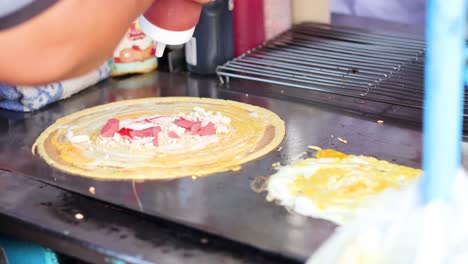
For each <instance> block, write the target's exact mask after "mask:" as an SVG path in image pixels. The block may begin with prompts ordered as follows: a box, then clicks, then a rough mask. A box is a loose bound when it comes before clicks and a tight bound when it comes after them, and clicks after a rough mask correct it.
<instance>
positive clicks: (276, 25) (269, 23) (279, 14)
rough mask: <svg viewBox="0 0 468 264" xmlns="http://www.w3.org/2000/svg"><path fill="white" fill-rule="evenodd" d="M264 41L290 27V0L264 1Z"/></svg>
mask: <svg viewBox="0 0 468 264" xmlns="http://www.w3.org/2000/svg"><path fill="white" fill-rule="evenodd" d="M263 6H264V16H265V39H266V40H269V39H271V38H273V37H275V36H277V35H278V34H280V33H282V32H284V31H286V30H287V29H289V28H290V27H291V25H292V10H291V0H264V3H263Z"/></svg>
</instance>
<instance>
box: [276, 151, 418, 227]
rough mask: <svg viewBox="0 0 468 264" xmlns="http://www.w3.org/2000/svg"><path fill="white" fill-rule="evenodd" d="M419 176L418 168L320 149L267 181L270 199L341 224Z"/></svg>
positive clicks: (283, 168)
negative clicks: (385, 194)
mask: <svg viewBox="0 0 468 264" xmlns="http://www.w3.org/2000/svg"><path fill="white" fill-rule="evenodd" d="M421 174H422V171H421V170H419V169H414V168H410V167H405V166H400V165H397V164H392V163H389V162H387V161H384V160H378V159H376V158H372V157H366V156H355V155H346V154H344V153H341V152H338V151H335V150H330V149H327V150H320V151H318V152H317V154H316V157H315V158H309V159H304V160H301V161H298V162H296V163H294V164H292V165H287V166H282V167H280V168H279V170H278V172H277V173H276V174H274V175H272V176H271V177H270V178H269V180H268V182H267V190H268V196H267V199H268V200H269V201H273V200H274V201H276V202H277V203H278V204H280V205H282V206H285V207H287V208H288V209H289V210H292V211H294V212H296V213H299V214H302V215H305V216H310V217H314V218H322V219H326V220H329V221H332V222H334V223H336V224H339V225H341V224H344V223H347V222H349V221H351V220H353V219H354V218H355V216H356V215H357V214H359V212H361V211H362V210H365V209H367V208H368V207H369V206H370V203H371V202H372V200H373V199H375V198H376V197H377V196H378V195H380V194H381V193H383V192H391V191H395V190H398V189H401V188H402V187H404V186H407V185H409V184H410V183H411V182H413V181H414V180H415V179H416V178H417V177H418V176H420V175H421Z"/></svg>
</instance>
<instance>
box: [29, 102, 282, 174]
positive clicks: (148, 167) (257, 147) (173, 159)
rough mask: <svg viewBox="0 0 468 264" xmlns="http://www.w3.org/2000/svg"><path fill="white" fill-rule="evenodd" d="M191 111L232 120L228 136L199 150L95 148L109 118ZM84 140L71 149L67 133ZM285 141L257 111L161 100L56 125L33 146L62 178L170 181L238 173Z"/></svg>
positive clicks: (271, 118) (95, 111)
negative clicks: (85, 140) (86, 139)
mask: <svg viewBox="0 0 468 264" xmlns="http://www.w3.org/2000/svg"><path fill="white" fill-rule="evenodd" d="M194 107H201V108H203V109H206V110H207V111H213V112H220V113H221V114H222V115H223V116H226V117H229V118H230V119H231V128H232V129H231V131H230V132H229V133H226V134H220V135H219V138H218V141H217V142H215V143H210V144H207V145H206V146H204V147H203V148H201V149H190V148H188V149H187V148H186V149H183V150H177V151H172V152H171V151H169V152H168V151H165V152H160V151H148V150H147V149H129V148H128V146H127V147H126V146H122V145H102V144H97V143H96V142H97V140H98V137H100V130H101V128H102V127H103V126H104V124H105V123H106V121H107V120H108V119H110V118H118V119H119V118H138V117H140V116H145V115H154V114H157V115H176V114H177V113H186V112H190V111H191V110H192V109H193V108H194ZM70 131H72V132H73V133H74V134H75V135H88V136H89V141H90V143H89V144H85V145H84V146H83V145H81V144H74V143H71V142H70V140H69V138H68V137H67V133H70ZM284 135H285V126H284V122H283V121H282V120H281V119H280V118H279V117H278V116H277V115H276V114H274V113H272V112H271V111H269V110H266V109H264V108H261V107H257V106H253V105H249V104H244V103H239V102H234V101H228V100H220V99H208V98H193V97H161V98H145V99H136V100H127V101H120V102H116V103H110V104H106V105H101V106H97V107H93V108H89V109H85V110H83V111H80V112H77V113H74V114H71V115H69V116H66V117H63V118H61V119H58V120H57V121H56V122H55V123H54V124H53V125H51V126H50V127H49V128H47V129H46V130H45V131H44V132H43V133H42V134H41V135H40V136H39V138H38V139H37V140H36V142H35V143H34V145H33V148H32V151H33V153H35V152H37V153H38V154H39V155H40V156H41V157H42V158H43V159H44V160H45V161H46V162H47V163H48V164H49V165H51V166H52V167H55V168H57V169H59V170H61V171H64V172H66V173H70V174H75V175H81V176H84V177H91V178H96V179H102V180H130V179H132V180H151V179H173V178H179V177H186V176H205V175H209V174H213V173H216V172H223V171H228V170H237V169H240V165H241V164H243V163H246V162H248V161H251V160H254V159H256V158H259V157H261V156H263V155H265V154H267V153H268V152H270V151H272V150H273V149H275V148H276V147H277V146H278V145H279V144H280V143H281V141H282V140H283V138H284Z"/></svg>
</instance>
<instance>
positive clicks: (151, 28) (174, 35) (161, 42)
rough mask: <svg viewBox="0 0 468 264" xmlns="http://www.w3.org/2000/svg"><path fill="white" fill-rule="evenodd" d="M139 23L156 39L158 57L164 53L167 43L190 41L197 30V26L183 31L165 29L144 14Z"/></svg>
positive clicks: (148, 34)
mask: <svg viewBox="0 0 468 264" xmlns="http://www.w3.org/2000/svg"><path fill="white" fill-rule="evenodd" d="M138 23H139V24H140V29H141V31H143V32H144V33H145V34H146V35H147V36H148V37H150V38H152V39H153V40H154V41H155V44H156V56H157V57H161V56H162V55H163V53H164V48H165V47H166V45H181V44H184V43H186V42H188V41H189V40H190V39H191V38H192V36H193V32H194V31H195V26H193V27H192V28H190V29H188V30H183V31H175V30H168V29H164V28H161V27H158V26H156V25H154V24H153V23H151V22H150V21H148V20H147V19H146V17H144V16H140V18H139V19H138Z"/></svg>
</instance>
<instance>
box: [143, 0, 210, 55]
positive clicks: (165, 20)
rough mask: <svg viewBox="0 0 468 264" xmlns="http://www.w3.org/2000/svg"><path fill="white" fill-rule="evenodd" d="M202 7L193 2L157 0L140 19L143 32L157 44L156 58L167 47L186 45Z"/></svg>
mask: <svg viewBox="0 0 468 264" xmlns="http://www.w3.org/2000/svg"><path fill="white" fill-rule="evenodd" d="M201 9H202V6H201V4H198V3H197V2H195V1H192V0H155V1H154V2H153V4H152V5H151V7H150V8H149V9H148V10H147V11H146V12H145V13H144V14H143V15H142V16H140V18H139V23H140V27H141V30H142V31H143V32H144V33H145V34H146V35H148V36H149V37H151V38H152V39H153V40H154V41H155V43H156V56H157V57H162V55H163V53H164V49H165V47H166V45H180V44H184V43H186V42H187V41H189V40H190V39H191V38H192V35H193V32H194V31H195V26H196V25H197V23H198V19H199V18H200V13H201Z"/></svg>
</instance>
